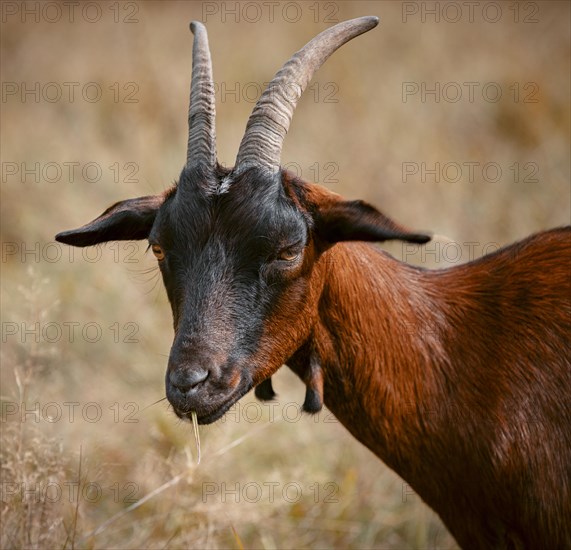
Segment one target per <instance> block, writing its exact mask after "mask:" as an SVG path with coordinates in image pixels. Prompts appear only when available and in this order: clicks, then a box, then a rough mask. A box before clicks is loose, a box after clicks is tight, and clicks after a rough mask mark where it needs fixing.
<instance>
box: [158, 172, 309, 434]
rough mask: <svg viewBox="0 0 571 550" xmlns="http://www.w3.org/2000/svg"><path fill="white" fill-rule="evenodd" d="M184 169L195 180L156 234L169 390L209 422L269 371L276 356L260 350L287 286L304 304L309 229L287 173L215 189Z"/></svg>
mask: <svg viewBox="0 0 571 550" xmlns="http://www.w3.org/2000/svg"><path fill="white" fill-rule="evenodd" d="M181 177H182V178H185V179H186V180H188V181H184V182H182V185H181V182H179V186H178V190H177V191H176V192H175V193H173V194H171V195H170V196H169V197H168V198H167V200H165V202H164V204H163V205H162V207H161V208H160V209H159V211H158V213H157V216H156V219H155V222H154V225H153V227H152V229H151V232H150V234H149V243H150V244H151V246H152V248H153V251H154V252H155V254H156V255H157V258H158V261H159V266H160V269H161V273H162V276H163V280H164V283H165V287H166V290H167V293H168V297H169V300H170V303H171V306H172V310H173V318H174V328H175V338H174V342H173V345H172V349H171V353H170V357H169V362H168V369H167V373H166V393H167V397H168V400H169V401H170V403H171V405H172V406H173V408H174V410H175V412H176V413H177V414H178V415H179V416H180V417H188V416H189V415H190V411H191V410H195V411H196V412H197V416H198V419H199V421H200V422H201V423H208V422H212V421H214V420H216V419H217V418H219V417H220V416H222V415H223V414H224V413H225V412H226V410H227V409H228V408H229V407H230V406H231V405H232V404H233V403H235V402H236V401H237V400H238V399H239V398H240V397H242V396H243V395H244V394H245V393H246V392H248V391H249V390H250V389H251V388H252V387H253V385H255V384H257V383H259V382H260V381H261V380H262V379H263V377H264V372H265V371H266V369H267V368H268V367H269V365H268V364H264V363H266V362H272V360H274V359H273V358H270V357H263V356H261V355H260V353H259V351H260V349H261V348H262V347H263V346H262V345H261V340H262V338H263V337H264V334H266V333H267V332H268V328H269V327H268V323H269V322H271V321H270V319H271V313H272V311H274V310H275V309H276V307H277V305H278V303H279V302H280V300H281V299H282V298H283V295H284V294H286V293H287V294H288V295H289V298H291V297H292V296H295V297H297V299H298V302H299V308H300V309H301V307H302V305H303V303H304V295H305V290H306V289H304V286H305V285H304V280H303V278H302V277H300V275H301V274H302V272H303V264H304V249H305V247H306V244H307V242H308V238H309V232H308V224H307V221H306V219H305V218H304V216H303V214H302V213H301V212H300V211H299V210H298V209H297V208H296V206H295V204H294V203H293V201H292V200H291V198H289V197H287V196H286V193H285V191H284V188H283V186H282V184H281V177H280V175H279V174H277V175H276V176H275V177H274V178H271V179H268V176H266V179H265V180H264V181H261V180H260V175H259V174H244V175H243V176H241V177H240V181H239V182H236V184H234V185H231V186H229V187H228V188H227V190H226V191H225V192H222V193H216V194H208V193H206V192H205V191H204V186H203V185H202V182H200V178H199V176H193V175H189V174H186V173H185V172H183V175H182V176H181ZM222 188H224V187H222ZM293 302H294V303H292V300H290V299H288V309H289V312H290V314H291V315H292V316H295V314H296V313H298V311H299V310H298V311H296V309H297V308H296V304H295V300H294V301H293ZM286 359H287V357H280V358H278V359H277V360H279V364H281V363H283V362H284V361H285V360H286ZM258 362H262V364H257V363H258ZM278 366H279V365H278Z"/></svg>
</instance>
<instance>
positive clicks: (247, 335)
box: [56, 17, 571, 549]
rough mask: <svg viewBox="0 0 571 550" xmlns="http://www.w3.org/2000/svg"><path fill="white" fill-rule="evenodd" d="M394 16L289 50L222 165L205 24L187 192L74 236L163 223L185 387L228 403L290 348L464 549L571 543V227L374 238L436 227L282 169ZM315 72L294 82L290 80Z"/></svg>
mask: <svg viewBox="0 0 571 550" xmlns="http://www.w3.org/2000/svg"><path fill="white" fill-rule="evenodd" d="M377 23H378V19H377V18H376V17H361V18H358V19H354V20H350V21H345V22H342V23H339V24H337V25H335V26H333V27H331V28H329V29H327V30H325V31H324V32H322V33H321V34H319V35H318V36H316V37H315V38H314V39H313V40H311V41H310V42H309V43H308V44H307V45H306V46H305V47H304V48H302V49H301V50H300V51H298V52H297V53H296V54H294V55H293V57H292V58H291V59H290V60H289V61H288V62H287V63H285V64H284V66H283V67H282V68H281V70H280V71H279V72H278V73H277V74H276V76H275V77H274V79H273V80H272V82H271V83H270V85H269V86H268V88H267V89H266V90H265V91H264V93H263V94H262V95H261V97H260V99H259V101H258V102H257V104H256V106H255V107H254V110H253V112H252V114H251V116H250V118H249V120H248V124H247V127H246V131H245V134H244V137H243V139H242V141H241V144H240V147H239V151H238V155H237V160H236V166H235V167H234V168H232V169H229V168H225V167H223V166H221V165H219V164H218V162H217V157H216V148H215V129H214V119H215V101H214V88H213V80H212V69H211V60H210V53H209V49H208V39H207V35H206V29H205V28H204V26H203V25H202V24H200V23H196V22H193V23H191V30H192V32H193V33H194V46H193V67H192V84H191V93H190V110H189V117H188V120H189V137H188V149H187V161H186V165H185V167H184V168H183V170H182V173H181V175H180V178H179V180H178V183H177V184H176V185H175V186H174V187H173V188H171V189H169V190H168V191H166V192H164V193H162V194H160V195H156V196H145V197H139V198H135V199H130V200H125V201H122V202H118V203H116V204H114V205H113V206H111V207H110V208H108V209H107V210H105V212H103V214H102V215H101V216H99V217H98V218H96V219H95V220H93V221H92V222H90V223H88V224H87V225H85V226H83V227H80V228H79V229H75V230H71V231H65V232H63V233H60V234H58V235H57V236H56V239H57V240H58V241H59V242H63V243H67V244H70V245H74V246H89V245H95V244H97V243H100V242H105V241H112V240H127V239H148V241H149V243H150V247H151V248H152V251H153V253H154V254H155V256H156V258H157V260H158V264H159V266H160V270H161V273H162V277H163V281H164V284H165V287H166V291H167V294H168V298H169V301H170V304H171V306H172V311H173V321H174V332H175V337H174V341H173V344H172V349H171V352H170V355H169V359H168V366H167V371H166V379H165V385H166V395H167V397H168V400H169V402H170V403H171V405H172V407H173V409H174V411H175V413H176V414H177V415H178V416H179V417H181V418H185V419H188V418H189V417H190V416H191V412H195V413H196V414H197V417H198V421H199V422H200V423H202V424H208V423H211V422H214V421H215V420H217V419H218V418H220V417H221V416H222V415H224V413H225V412H226V411H227V410H228V409H229V408H230V407H231V406H232V405H233V404H234V403H235V402H236V401H237V400H238V399H240V398H241V397H242V396H243V395H244V394H246V393H247V392H248V391H249V390H250V389H252V388H253V387H255V386H258V387H260V390H258V393H259V394H260V395H261V396H262V397H266V398H267V397H269V398H271V397H272V396H273V389H272V388H271V381H270V377H271V375H272V374H273V373H275V372H276V371H277V370H278V369H279V368H280V367H281V365H283V364H287V365H288V366H289V367H290V368H291V369H292V370H293V371H294V372H295V373H296V374H297V375H299V377H300V378H301V379H302V380H304V381H305V382H306V384H307V386H308V395H307V396H306V403H305V407H304V408H305V409H306V410H309V411H314V410H318V409H319V408H320V406H321V402H322V401H323V400H324V402H325V404H326V405H327V407H329V409H330V410H331V411H332V412H333V413H334V414H335V415H336V417H337V418H338V419H339V420H340V421H341V422H342V423H343V424H344V425H345V426H346V427H347V429H348V430H349V431H350V432H351V433H352V434H353V435H354V436H355V437H356V438H357V439H358V440H359V441H360V442H361V443H363V444H364V445H365V446H367V447H368V448H369V449H370V450H371V451H373V452H374V453H375V454H376V455H377V456H378V457H380V458H381V459H382V460H383V461H384V462H385V463H386V464H387V465H388V466H389V467H390V468H392V469H393V470H394V471H395V472H397V473H398V474H399V475H400V476H401V477H402V478H403V479H405V480H406V481H407V482H408V483H409V484H410V486H411V487H412V488H413V489H414V490H415V491H416V492H417V493H418V494H419V495H420V496H421V497H422V498H423V499H424V501H425V502H426V503H427V504H428V505H429V506H431V507H432V508H433V509H434V510H435V511H436V512H437V513H438V514H439V515H440V517H441V518H442V520H443V521H444V523H445V524H446V526H447V527H448V529H449V530H450V532H451V533H452V535H453V536H454V537H455V538H456V540H457V541H458V543H459V544H460V545H462V546H463V547H465V548H486V549H488V548H534V549H536V548H549V549H554V548H563V547H567V548H569V547H571V344H570V339H569V338H570V334H571V330H570V329H571V282H570V281H571V278H570V274H571V271H570V267H571V227H569V226H568V227H563V228H558V229H552V230H549V231H544V232H541V233H538V234H536V235H534V236H531V237H529V238H527V239H525V240H523V241H521V242H518V243H516V244H513V245H511V246H508V247H506V248H504V249H501V250H499V251H497V252H495V253H493V254H490V255H488V256H485V257H483V258H480V259H478V260H475V261H472V262H470V263H467V264H463V265H458V266H455V267H452V268H448V269H443V270H434V271H431V270H425V269H421V268H418V267H413V266H411V265H407V264H405V263H402V262H399V261H397V260H396V259H394V258H392V257H391V256H389V255H388V254H386V253H384V252H382V251H381V250H380V249H378V248H377V247H375V246H374V245H372V244H370V243H367V242H364V241H371V242H380V241H387V240H390V239H398V240H401V241H406V242H413V243H425V242H427V241H428V240H429V239H430V237H429V236H428V235H425V234H423V233H417V232H413V231H411V230H409V229H407V228H405V227H404V226H401V225H399V224H397V223H396V222H394V221H392V220H391V219H389V218H388V217H386V216H385V215H383V214H382V213H381V212H379V211H378V210H377V209H375V208H374V207H373V206H371V205H369V204H367V203H365V202H363V201H346V200H343V199H342V198H341V197H340V196H339V195H337V194H335V193H333V192H331V191H329V190H327V189H326V188H324V187H321V186H319V185H315V184H311V183H307V182H305V181H303V180H301V179H299V178H297V177H294V176H293V175H292V174H291V173H288V172H287V171H285V170H283V169H281V168H280V157H281V150H282V145H283V141H284V138H285V136H286V133H287V131H288V128H289V125H290V121H291V118H292V115H293V111H294V109H295V106H296V104H297V101H298V99H299V96H300V95H301V92H303V90H304V89H305V87H306V86H307V84H308V82H309V81H310V79H311V77H312V75H313V73H314V72H315V71H316V70H317V69H318V68H319V67H320V66H321V64H322V63H323V62H324V61H325V60H326V59H327V58H328V57H329V56H330V55H331V54H332V53H333V52H334V51H335V50H336V49H337V48H339V47H340V46H341V45H343V44H344V43H346V42H347V41H349V40H351V39H352V38H354V37H356V36H358V35H360V34H362V33H364V32H366V31H368V30H370V29H372V28H373V27H375V26H376V25H377ZM292 89H294V90H297V91H299V94H296V96H295V97H292V95H291V90H292Z"/></svg>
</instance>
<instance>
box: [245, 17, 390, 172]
mask: <svg viewBox="0 0 571 550" xmlns="http://www.w3.org/2000/svg"><path fill="white" fill-rule="evenodd" d="M378 22H379V18H378V17H359V18H357V19H350V20H349V21H343V22H342V23H339V24H337V25H335V26H333V27H331V28H329V29H327V30H325V31H323V32H322V33H321V34H318V35H317V36H316V37H315V38H314V39H313V40H311V41H310V42H308V43H307V44H306V45H305V46H304V47H303V48H302V49H301V50H299V51H298V52H297V53H295V54H294V55H293V56H292V57H291V59H290V60H289V61H288V62H287V63H285V65H284V66H283V67H282V68H281V69H280V70H279V71H278V72H277V73H276V75H275V76H274V78H273V80H272V81H271V82H270V84H269V85H268V87H267V88H266V90H265V91H264V93H263V94H262V96H261V97H260V99H259V100H258V102H257V103H256V106H255V107H254V110H253V111H252V114H251V115H250V118H249V119H248V124H247V125H246V132H245V133H244V137H243V138H242V142H241V143H240V149H239V150H238V156H237V158H236V170H237V171H241V170H243V169H244V168H247V167H250V166H259V167H263V168H266V169H269V170H271V171H277V170H279V167H280V157H281V151H282V146H283V142H284V139H285V136H286V134H287V131H288V129H289V125H290V123H291V119H292V116H293V112H294V110H295V107H296V105H297V102H298V100H299V98H300V97H301V94H302V93H303V91H304V90H305V88H306V87H307V85H308V83H309V81H310V80H311V78H312V76H313V73H314V72H315V71H316V70H317V69H319V67H321V65H322V64H323V63H324V62H325V60H326V59H327V58H328V57H329V56H330V55H331V54H332V53H333V52H334V51H335V50H337V49H338V48H340V47H341V46H342V45H343V44H345V43H346V42H348V41H349V40H351V39H352V38H355V37H356V36H359V35H360V34H363V33H364V32H367V31H369V30H371V29H372V28H374V27H376V26H377V24H378Z"/></svg>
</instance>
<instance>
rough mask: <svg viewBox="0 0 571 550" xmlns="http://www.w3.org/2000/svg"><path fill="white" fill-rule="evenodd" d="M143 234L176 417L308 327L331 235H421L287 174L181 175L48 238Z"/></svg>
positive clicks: (256, 370) (78, 241) (223, 396)
mask: <svg viewBox="0 0 571 550" xmlns="http://www.w3.org/2000/svg"><path fill="white" fill-rule="evenodd" d="M144 238H148V239H149V243H150V245H151V248H152V250H153V252H154V253H155V255H156V257H157V260H158V262H159V265H160V269H161V272H162V276H163V280H164V284H165V288H166V291H167V294H168V297H169V300H170V303H171V306H172V310H173V318H174V329H175V337H174V342H173V345H172V349H171V353H170V356H169V362H168V368H167V374H166V393H167V397H168V400H169V401H170V403H171V405H172V406H173V409H174V410H175V412H176V414H177V415H178V416H179V417H181V418H188V417H189V416H190V413H191V411H195V412H196V414H197V416H198V420H199V422H200V423H203V424H206V423H209V422H213V421H214V420H216V419H218V418H219V417H221V416H222V415H223V414H224V413H225V412H226V411H227V410H228V408H229V407H230V406H231V405H232V404H233V403H235V402H236V401H237V400H238V399H239V398H240V397H242V396H243V395H244V394H245V393H246V392H248V391H249V390H250V389H251V388H252V387H253V386H256V385H258V384H260V383H261V382H262V381H264V380H266V379H267V378H268V377H270V376H271V375H272V374H273V373H274V372H275V371H276V370H277V369H278V368H279V367H280V366H281V365H282V364H283V363H285V362H286V361H287V360H288V359H289V358H290V357H291V356H292V354H293V353H294V352H295V351H296V350H297V349H298V348H299V347H300V346H302V345H303V344H304V343H305V342H306V341H307V339H308V338H309V336H310V333H311V330H312V327H313V325H314V324H315V322H316V319H317V315H318V303H319V295H320V292H321V288H322V285H323V281H324V277H325V275H324V273H325V272H326V271H325V269H324V268H323V265H321V264H322V262H320V261H319V259H320V255H321V254H322V253H323V252H324V251H325V250H327V249H328V248H329V247H331V246H333V245H334V244H335V243H337V242H340V241H349V240H362V241H363V240H365V241H384V240H388V239H400V240H405V241H409V242H417V243H424V242H427V241H428V240H429V237H428V236H426V235H423V234H418V233H412V232H410V231H408V230H407V229H406V228H404V227H402V226H400V225H399V224H397V223H395V222H393V221H392V220H390V219H389V218H387V217H386V216H384V215H383V214H382V213H381V212H379V211H378V210H376V209H375V208H374V207H372V206H371V205H369V204H367V203H364V202H363V201H344V200H343V199H342V197H340V196H339V195H336V194H335V193H331V192H329V191H327V190H326V189H324V188H323V187H320V186H318V185H312V184H307V183H305V182H303V181H300V180H297V179H295V178H293V177H292V176H291V175H288V174H287V173H285V172H281V173H277V174H275V175H268V173H267V172H265V171H262V170H259V169H250V170H249V171H247V172H244V173H242V174H241V175H240V176H238V177H235V178H233V179H232V177H231V175H230V176H229V172H228V171H225V170H218V171H217V172H215V173H209V175H207V176H204V175H201V174H197V173H194V174H193V173H188V172H187V171H186V169H185V171H183V174H182V176H181V181H179V183H178V185H177V186H176V187H175V188H174V189H171V190H170V191H168V192H166V193H164V194H162V195H157V196H146V197H139V198H136V199H129V200H125V201H122V202H118V203H116V204H114V205H113V206H111V207H109V208H108V209H107V210H106V211H105V212H103V214H101V216H99V217H98V218H96V219H95V220H93V221H91V222H89V223H88V224H86V225H84V226H82V227H80V228H78V229H74V230H71V231H64V232H63V233H59V234H58V235H57V236H56V240H58V241H59V242H63V243H66V244H71V245H74V246H90V245H94V244H97V243H101V242H105V241H112V240H130V239H144Z"/></svg>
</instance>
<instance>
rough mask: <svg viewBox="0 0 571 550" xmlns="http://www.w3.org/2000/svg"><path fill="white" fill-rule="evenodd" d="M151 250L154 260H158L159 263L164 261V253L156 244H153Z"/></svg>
mask: <svg viewBox="0 0 571 550" xmlns="http://www.w3.org/2000/svg"><path fill="white" fill-rule="evenodd" d="M151 250H152V251H153V254H154V255H155V258H156V259H157V260H159V262H160V261H161V260H164V259H165V253H164V252H163V249H162V248H161V247H160V246H159V245H158V244H154V245H153V246H151Z"/></svg>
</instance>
